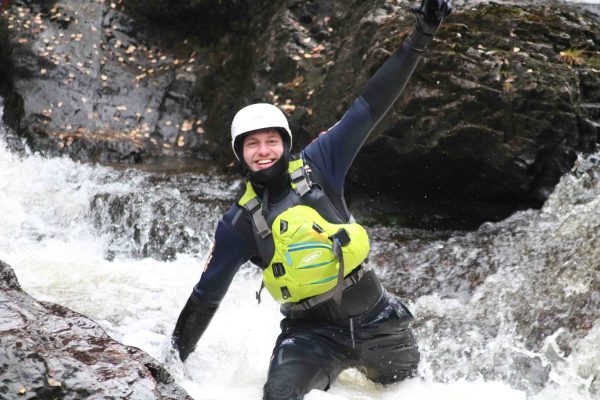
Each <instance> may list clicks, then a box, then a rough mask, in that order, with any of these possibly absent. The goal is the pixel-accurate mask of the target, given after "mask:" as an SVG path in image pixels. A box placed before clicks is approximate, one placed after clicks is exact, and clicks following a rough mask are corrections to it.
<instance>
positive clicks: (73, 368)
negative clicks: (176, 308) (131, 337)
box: [0, 261, 191, 400]
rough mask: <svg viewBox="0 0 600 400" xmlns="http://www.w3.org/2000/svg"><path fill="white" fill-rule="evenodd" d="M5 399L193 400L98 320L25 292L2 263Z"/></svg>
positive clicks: (0, 362) (0, 374)
mask: <svg viewBox="0 0 600 400" xmlns="http://www.w3.org/2000/svg"><path fill="white" fill-rule="evenodd" d="M0 314H1V315H2V317H1V318H0V378H1V379H0V381H1V383H0V393H2V396H3V398H24V399H33V398H36V399H54V398H60V399H82V398H91V397H93V398H112V399H117V398H127V397H130V396H133V397H135V398H144V399H173V400H180V399H191V397H189V396H188V395H187V393H185V391H184V390H183V389H182V388H181V387H179V386H178V385H176V384H175V383H174V381H173V379H172V378H171V376H170V375H169V373H168V372H167V371H166V370H165V368H164V367H163V366H162V365H161V364H160V363H159V362H158V361H156V360H155V359H153V358H152V357H150V356H149V355H148V354H146V353H144V352H143V351H141V350H139V349H137V348H134V347H130V346H125V345H123V344H120V343H119V342H117V341H115V340H113V339H111V338H110V337H109V336H108V335H107V334H106V333H105V332H104V330H103V329H102V328H100V326H98V325H97V324H96V323H95V322H94V321H92V320H90V319H88V318H86V317H84V316H83V315H81V314H78V313H76V312H73V311H71V310H69V309H67V308H64V307H61V306H59V305H56V304H52V303H47V302H38V301H36V300H35V299H33V298H32V297H31V296H29V295H28V294H27V293H25V292H23V291H22V290H21V288H20V286H19V283H18V282H17V278H16V277H15V275H14V272H13V270H12V268H11V267H10V266H9V265H7V264H5V263H4V262H2V261H0Z"/></svg>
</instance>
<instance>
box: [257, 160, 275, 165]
mask: <svg viewBox="0 0 600 400" xmlns="http://www.w3.org/2000/svg"><path fill="white" fill-rule="evenodd" d="M270 162H271V160H259V161H257V162H256V163H257V164H269V163H270Z"/></svg>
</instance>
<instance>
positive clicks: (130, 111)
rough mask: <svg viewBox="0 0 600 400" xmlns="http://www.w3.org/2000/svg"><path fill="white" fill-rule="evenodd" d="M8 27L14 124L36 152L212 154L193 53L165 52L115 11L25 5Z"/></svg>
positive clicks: (110, 156)
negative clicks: (18, 107)
mask: <svg viewBox="0 0 600 400" xmlns="http://www.w3.org/2000/svg"><path fill="white" fill-rule="evenodd" d="M6 19H7V23H8V25H7V27H8V28H9V29H10V31H11V35H12V38H11V39H12V42H13V44H14V46H13V47H14V51H13V54H12V60H13V64H14V71H15V73H14V76H13V81H14V82H13V85H14V92H15V96H19V98H20V99H21V101H22V103H23V104H22V108H23V115H22V118H21V119H20V120H19V121H18V124H15V123H13V124H12V126H13V128H16V130H18V131H19V133H20V134H21V135H23V136H24V137H26V138H27V139H28V141H29V143H30V145H31V146H32V147H33V148H34V149H36V150H42V151H44V152H45V153H47V154H50V155H60V154H68V155H70V156H72V157H74V158H76V159H79V160H83V161H104V162H106V161H111V162H112V161H121V162H139V161H141V160H142V159H143V158H149V157H154V156H157V155H167V156H190V155H194V156H198V154H197V153H198V152H202V147H203V140H202V139H201V134H202V133H203V131H202V130H201V129H199V128H200V126H199V125H201V124H202V120H201V118H200V117H196V114H200V115H202V114H203V113H202V105H201V103H200V102H199V101H198V100H197V99H194V98H192V88H193V85H194V81H195V75H194V73H193V71H194V69H195V62H194V57H193V55H192V51H188V50H187V49H185V48H183V46H181V47H178V48H176V49H173V50H171V48H172V47H169V48H166V47H165V48H159V47H157V46H156V45H155V44H154V42H153V41H152V40H151V39H150V38H147V37H144V32H141V31H135V32H134V30H133V21H132V20H131V19H130V18H129V17H127V16H126V15H125V14H123V13H122V12H120V11H119V10H117V9H116V5H115V4H114V3H105V2H89V3H86V5H85V6H81V5H80V4H79V3H78V2H69V1H64V2H53V5H52V6H45V5H43V4H42V5H40V4H39V3H38V2H33V1H22V2H19V1H15V2H12V6H11V8H10V13H7V15H6ZM7 103H10V101H8V102H7ZM5 115H7V118H9V119H10V118H11V112H10V110H7V112H6V113H5ZM12 118H13V119H15V116H14V115H13V116H12ZM17 119H18V118H17ZM15 125H16V126H15Z"/></svg>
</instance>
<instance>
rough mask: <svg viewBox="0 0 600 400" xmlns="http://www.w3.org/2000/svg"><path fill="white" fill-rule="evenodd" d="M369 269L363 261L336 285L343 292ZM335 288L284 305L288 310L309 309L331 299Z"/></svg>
mask: <svg viewBox="0 0 600 400" xmlns="http://www.w3.org/2000/svg"><path fill="white" fill-rule="evenodd" d="M369 270H370V267H368V266H367V264H366V263H364V262H363V263H362V264H361V265H360V266H359V267H358V268H356V269H355V270H354V271H352V273H351V274H350V275H348V276H347V277H345V278H344V279H343V280H341V281H338V286H340V287H341V288H342V289H341V291H342V292H343V291H344V290H346V289H348V288H349V287H350V286H352V285H354V284H355V283H357V282H358V281H360V280H361V279H362V278H363V276H365V274H366V273H367V272H368V271H369ZM339 282H343V284H342V285H339ZM336 289H337V287H336V288H334V289H333V290H330V291H328V292H325V293H323V294H319V295H317V296H313V297H310V298H308V299H306V300H302V301H300V302H298V303H287V304H285V307H286V308H287V309H288V310H290V311H306V310H310V309H311V308H313V307H315V306H317V305H319V304H321V303H324V302H325V301H327V300H330V299H332V298H333V297H334V295H335V293H334V292H335V291H336Z"/></svg>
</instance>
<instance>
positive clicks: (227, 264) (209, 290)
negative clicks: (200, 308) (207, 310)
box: [192, 213, 250, 305]
mask: <svg viewBox="0 0 600 400" xmlns="http://www.w3.org/2000/svg"><path fill="white" fill-rule="evenodd" d="M230 221H231V219H230V218H229V215H228V213H226V214H225V215H224V216H223V218H222V219H221V221H219V224H218V225H217V230H216V232H215V241H214V244H213V249H212V252H211V255H210V256H209V260H208V262H207V264H206V268H205V269H204V272H203V273H202V276H201V277H200V280H199V281H198V283H197V284H196V286H194V291H193V293H192V295H193V296H194V297H195V298H196V299H197V300H199V301H202V302H204V303H210V304H213V305H218V304H219V303H220V302H221V300H223V297H225V293H227V290H228V289H229V285H230V284H231V281H232V280H233V277H234V276H235V274H236V273H237V271H238V270H239V269H240V266H241V265H242V264H244V263H245V262H246V261H248V259H249V258H250V245H249V243H248V242H247V241H246V240H245V239H244V238H243V237H242V236H241V235H240V234H239V233H238V232H237V230H236V229H235V228H234V227H233V226H232V225H231V222H230Z"/></svg>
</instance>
